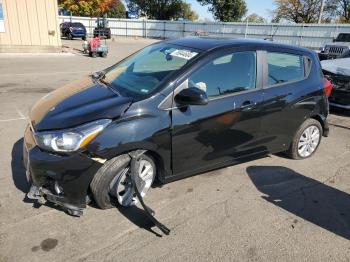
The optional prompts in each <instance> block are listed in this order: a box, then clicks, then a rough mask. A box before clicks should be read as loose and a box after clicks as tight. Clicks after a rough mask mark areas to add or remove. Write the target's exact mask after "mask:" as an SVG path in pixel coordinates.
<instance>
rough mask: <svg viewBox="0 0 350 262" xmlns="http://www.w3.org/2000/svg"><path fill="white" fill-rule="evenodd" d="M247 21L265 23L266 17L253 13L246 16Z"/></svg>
mask: <svg viewBox="0 0 350 262" xmlns="http://www.w3.org/2000/svg"><path fill="white" fill-rule="evenodd" d="M246 19H247V20H248V22H249V23H267V21H266V19H265V18H263V17H261V16H259V15H257V14H256V13H253V14H251V15H249V16H247V18H246Z"/></svg>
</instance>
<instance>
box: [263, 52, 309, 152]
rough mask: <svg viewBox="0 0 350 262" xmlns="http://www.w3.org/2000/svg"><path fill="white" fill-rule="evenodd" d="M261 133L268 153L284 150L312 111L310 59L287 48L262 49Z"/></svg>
mask: <svg viewBox="0 0 350 262" xmlns="http://www.w3.org/2000/svg"><path fill="white" fill-rule="evenodd" d="M264 53H265V63H264V65H265V66H264V76H265V79H264V87H263V96H264V103H263V106H262V118H261V132H262V136H263V139H264V140H265V141H266V146H267V149H268V151H269V152H271V153H275V152H280V151H284V150H287V149H288V148H289V145H290V142H291V139H292V137H293V136H294V134H295V131H296V130H297V128H298V127H299V126H300V125H301V123H302V122H303V121H304V116H305V115H306V114H307V113H308V112H309V111H310V110H312V109H311V108H312V107H313V105H312V104H310V103H308V101H307V100H308V99H309V98H310V97H311V96H312V94H309V93H308V92H309V91H308V90H312V87H311V86H309V85H310V81H308V80H307V77H308V75H309V71H310V67H311V62H310V61H311V60H310V59H309V58H307V57H305V56H304V55H303V54H302V53H297V52H296V53H295V52H292V51H290V50H287V51H286V50H278V51H269V50H266V51H265V52H264Z"/></svg>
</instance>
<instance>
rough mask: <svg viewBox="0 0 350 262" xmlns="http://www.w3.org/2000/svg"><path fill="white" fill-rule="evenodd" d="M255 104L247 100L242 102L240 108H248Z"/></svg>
mask: <svg viewBox="0 0 350 262" xmlns="http://www.w3.org/2000/svg"><path fill="white" fill-rule="evenodd" d="M255 105H256V103H254V102H253V101H249V100H247V101H244V102H243V103H242V105H241V109H249V108H251V107H253V106H255Z"/></svg>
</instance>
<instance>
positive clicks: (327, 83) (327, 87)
mask: <svg viewBox="0 0 350 262" xmlns="http://www.w3.org/2000/svg"><path fill="white" fill-rule="evenodd" d="M332 88H333V85H332V83H331V81H329V80H328V79H327V78H324V79H323V89H324V92H325V94H326V96H327V97H329V96H330V95H331V92H332Z"/></svg>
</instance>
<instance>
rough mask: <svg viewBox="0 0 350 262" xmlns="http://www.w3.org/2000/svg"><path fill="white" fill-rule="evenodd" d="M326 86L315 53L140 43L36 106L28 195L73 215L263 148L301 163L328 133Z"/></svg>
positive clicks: (189, 42)
mask: <svg viewBox="0 0 350 262" xmlns="http://www.w3.org/2000/svg"><path fill="white" fill-rule="evenodd" d="M331 88H332V85H331V84H330V83H329V82H328V81H327V80H325V79H324V77H323V74H322V71H321V68H320V63H319V60H318V57H317V55H316V54H315V53H314V52H312V51H310V50H307V49H303V48H299V47H294V46H287V45H282V44H276V43H272V42H269V41H259V40H227V39H226V40H223V39H221V40H220V39H208V38H183V39H178V40H170V41H164V42H160V43H156V44H153V45H151V46H148V47H146V48H144V49H142V50H141V51H139V52H137V53H135V54H133V55H131V56H129V57H127V58H126V59H124V60H122V61H121V62H119V63H117V64H115V65H113V66H111V67H109V68H107V69H105V70H102V71H100V72H97V73H95V74H94V75H91V76H87V77H85V78H83V79H81V80H79V81H76V82H73V83H71V84H68V85H66V86H63V87H61V88H59V89H57V90H55V91H53V92H52V93H49V94H47V95H46V96H44V97H43V98H42V99H41V100H39V101H38V102H37V103H36V104H35V105H34V106H33V108H32V110H31V112H30V123H29V125H28V127H27V129H26V131H25V135H24V164H25V166H26V169H27V176H28V178H29V180H30V182H31V184H32V186H31V189H30V192H29V193H28V197H29V198H32V199H38V200H39V201H41V202H42V201H49V202H53V203H55V204H58V205H60V206H62V207H64V209H65V210H67V211H68V213H70V214H73V215H81V214H82V210H83V209H84V208H85V207H86V204H87V202H88V199H91V198H93V200H94V201H95V203H96V204H97V206H98V207H100V208H102V209H106V208H109V207H112V206H114V205H118V204H119V205H121V206H131V205H134V204H135V203H136V202H137V198H136V197H135V192H134V188H133V186H132V183H131V182H130V159H131V158H130V152H135V151H139V150H144V151H145V153H144V154H143V155H142V156H141V159H139V165H138V169H137V172H138V176H139V178H140V181H141V182H140V183H139V184H138V187H137V188H138V190H139V192H140V194H141V195H142V196H145V194H146V193H147V191H148V190H149V188H150V187H151V185H152V183H153V182H154V181H155V179H157V180H158V181H160V182H161V183H167V182H170V181H174V180H176V179H180V178H184V177H188V176H191V175H195V174H198V173H202V172H205V171H208V170H214V169H218V168H220V167H224V166H228V165H231V164H235V163H239V162H242V161H244V160H247V159H251V158H256V157H261V156H264V155H267V154H271V153H277V152H286V153H287V154H288V155H289V156H290V157H291V158H293V159H306V158H308V157H310V156H312V155H313V154H314V153H315V152H316V150H317V148H318V146H319V144H320V142H321V137H322V136H327V135H328V132H329V128H328V124H327V120H326V119H327V115H328V100H327V96H329V94H330V92H331Z"/></svg>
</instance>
